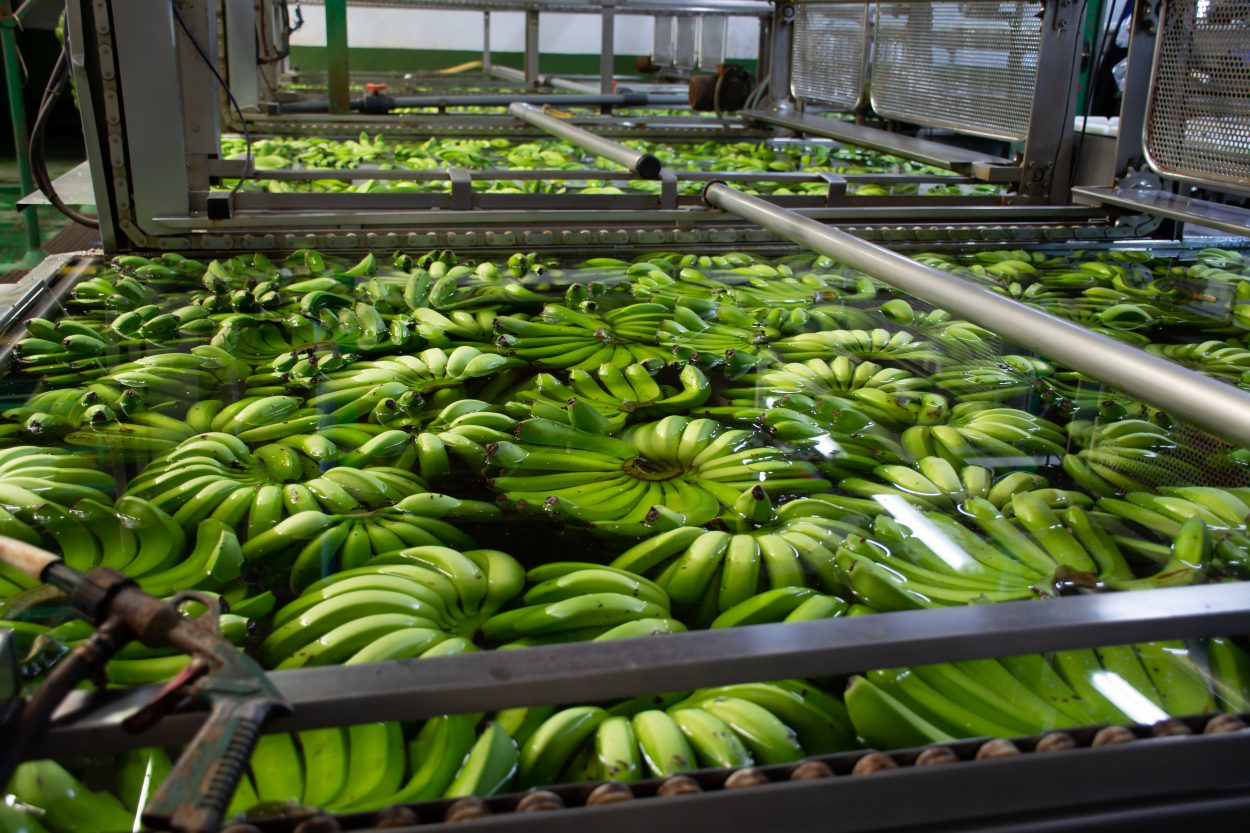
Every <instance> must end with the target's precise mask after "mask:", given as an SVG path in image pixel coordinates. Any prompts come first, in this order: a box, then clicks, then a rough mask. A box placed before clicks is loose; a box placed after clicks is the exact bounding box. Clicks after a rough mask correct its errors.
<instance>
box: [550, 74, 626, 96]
mask: <svg viewBox="0 0 1250 833" xmlns="http://www.w3.org/2000/svg"><path fill="white" fill-rule="evenodd" d="M541 82H542V84H543V85H545V86H548V87H555V88H556V89H557V90H569V91H571V92H575V93H586V94H588V95H599V94H600V93H599V86H598V85H597V84H583V83H582V82H581V81H570V80H569V79H567V78H561V77H559V76H558V75H547V76H544V77H543V78H542V79H541ZM611 93H612V91H611V90H610V89H609V90H608V92H607V93H606V94H607V95H611Z"/></svg>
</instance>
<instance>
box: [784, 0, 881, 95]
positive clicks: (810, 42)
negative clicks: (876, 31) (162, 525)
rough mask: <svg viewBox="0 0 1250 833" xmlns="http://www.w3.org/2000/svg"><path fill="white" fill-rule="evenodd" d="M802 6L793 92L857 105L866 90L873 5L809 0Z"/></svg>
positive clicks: (797, 19) (797, 27)
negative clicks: (869, 31)
mask: <svg viewBox="0 0 1250 833" xmlns="http://www.w3.org/2000/svg"><path fill="white" fill-rule="evenodd" d="M797 10H798V13H797V15H796V16H795V19H794V53H793V56H792V59H791V75H790V77H791V82H790V92H791V93H793V95H794V97H795V98H802V99H806V100H808V101H816V102H820V103H821V104H832V105H834V106H835V107H843V108H845V109H847V110H854V109H855V108H856V107H858V106H859V105H860V102H861V101H862V99H863V93H864V54H865V52H866V49H867V27H868V4H867V3H863V4H859V3H804V4H801V5H799V6H798V7H797Z"/></svg>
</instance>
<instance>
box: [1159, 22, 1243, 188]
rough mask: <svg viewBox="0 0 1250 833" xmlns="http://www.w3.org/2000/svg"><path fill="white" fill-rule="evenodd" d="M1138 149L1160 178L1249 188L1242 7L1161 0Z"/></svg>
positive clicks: (1216, 185)
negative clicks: (1141, 147)
mask: <svg viewBox="0 0 1250 833" xmlns="http://www.w3.org/2000/svg"><path fill="white" fill-rule="evenodd" d="M1160 18H1161V20H1162V26H1161V30H1160V32H1159V36H1158V37H1159V39H1158V43H1157V46H1156V51H1155V63H1154V74H1153V79H1152V82H1151V87H1150V104H1149V108H1148V110H1147V113H1146V133H1145V149H1146V155H1147V158H1148V159H1149V160H1150V164H1151V166H1153V167H1154V169H1155V170H1157V171H1158V172H1159V173H1161V174H1163V175H1164V176H1171V177H1177V178H1180V179H1187V180H1191V181H1196V182H1200V183H1202V184H1204V185H1213V186H1215V187H1232V188H1235V189H1237V190H1246V191H1250V2H1244V0H1243V2H1219V0H1210V2H1208V0H1166V1H1165V2H1164V4H1163V11H1162V13H1161V14H1160Z"/></svg>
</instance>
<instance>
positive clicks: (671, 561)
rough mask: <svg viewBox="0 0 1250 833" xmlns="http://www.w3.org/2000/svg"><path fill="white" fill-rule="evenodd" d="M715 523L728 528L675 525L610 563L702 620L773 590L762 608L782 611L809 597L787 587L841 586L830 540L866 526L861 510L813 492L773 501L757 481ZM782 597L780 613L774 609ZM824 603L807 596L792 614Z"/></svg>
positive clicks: (834, 547) (829, 591) (707, 622)
mask: <svg viewBox="0 0 1250 833" xmlns="http://www.w3.org/2000/svg"><path fill="white" fill-rule="evenodd" d="M722 523H723V524H724V525H725V526H726V527H727V528H728V529H729V530H732V531H725V530H720V529H715V530H708V529H704V528H702V527H696V526H680V527H676V528H674V529H669V530H666V531H663V532H660V533H659V534H657V535H653V536H651V537H650V538H647V539H645V540H643V541H641V542H640V543H638V544H635V545H634V546H633V547H631V548H629V549H628V550H626V551H625V552H624V553H622V554H621V555H619V556H618V557H617V558H616V559H615V560H614V561H613V562H612V566H613V567H616V568H618V569H621V570H626V571H628V572H630V573H634V574H636V575H640V576H651V577H653V578H654V580H655V582H656V584H658V585H659V586H660V587H661V588H663V590H664V592H666V593H667V594H668V597H669V599H670V600H671V602H672V606H673V609H674V610H676V611H678V612H679V613H681V614H682V615H683V616H690V617H693V620H694V621H696V622H697V623H699V624H700V625H702V626H708V625H710V624H711V623H712V622H713V620H715V619H716V617H717V616H719V615H721V614H723V613H725V612H726V611H729V610H731V609H733V608H735V606H737V605H739V604H742V603H745V602H748V601H750V600H752V599H758V597H759V596H760V595H761V594H766V593H768V592H769V591H775V590H783V591H786V592H783V593H779V594H774V595H773V596H769V597H768V599H766V600H765V601H766V602H767V604H768V605H769V607H768V609H769V610H771V611H774V613H772V614H769V615H773V616H776V615H789V614H790V613H793V612H794V609H795V608H796V607H798V606H799V605H800V604H802V603H803V602H806V601H807V599H808V598H809V597H807V596H806V595H805V594H796V593H793V592H789V591H788V590H787V588H816V589H819V590H821V591H823V592H824V593H826V594H834V593H837V592H838V591H839V590H841V589H842V588H843V587H844V586H845V584H844V580H843V575H842V573H841V571H840V569H839V568H838V566H837V564H836V551H837V548H838V545H839V544H841V543H842V541H843V540H844V539H845V538H846V537H847V536H848V535H854V534H862V533H865V532H866V530H867V529H868V527H869V520H868V518H866V517H865V516H863V515H859V514H855V513H854V512H850V511H848V510H846V509H844V508H842V507H839V506H835V505H833V504H830V503H827V502H824V501H820V500H815V499H799V500H793V501H790V502H788V503H784V504H782V505H781V506H779V507H775V508H774V507H773V505H772V503H771V501H770V500H769V498H768V494H767V492H765V491H764V490H763V489H762V488H759V487H758V486H757V487H751V488H749V489H747V490H746V491H745V492H743V493H742V495H741V496H740V498H739V499H738V500H737V501H735V505H734V507H733V510H732V512H727V513H725V515H724V516H722ZM787 599H788V600H791V601H793V604H790V602H789V601H785V600H787ZM761 604H763V602H760V601H756V602H755V603H753V605H752V606H749V607H748V608H744V609H743V610H740V611H738V613H736V614H734V616H731V617H729V619H727V620H726V621H727V622H728V621H736V620H737V617H739V616H742V615H743V614H746V613H748V612H749V611H750V610H753V609H755V608H756V607H758V606H760V605H761ZM788 604H789V605H790V607H789V609H788V610H785V612H784V614H777V613H775V611H777V610H779V609H781V608H784V607H786V605H788ZM827 604H828V603H827V602H814V603H812V605H811V606H809V608H808V609H807V610H806V611H805V612H804V613H802V614H799V616H800V617H803V616H806V615H807V614H808V613H812V614H813V615H814V614H815V613H816V612H818V611H819V610H820V609H822V608H824V607H827ZM763 615H764V614H762V613H758V612H757V613H754V614H751V616H763ZM747 619H748V620H749V619H750V616H748V617H747ZM740 623H741V624H746V623H749V622H748V621H742V622H740Z"/></svg>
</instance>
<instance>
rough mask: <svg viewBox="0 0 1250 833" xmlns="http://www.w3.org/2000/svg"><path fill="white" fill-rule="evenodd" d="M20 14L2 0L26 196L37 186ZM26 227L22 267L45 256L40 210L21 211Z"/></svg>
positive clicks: (0, 16)
mask: <svg viewBox="0 0 1250 833" xmlns="http://www.w3.org/2000/svg"><path fill="white" fill-rule="evenodd" d="M18 25H19V20H18V18H17V17H16V16H15V15H14V14H13V5H12V4H11V3H10V2H9V0H0V47H3V50H4V82H5V87H6V89H7V90H8V95H9V118H10V119H11V120H12V122H13V144H14V146H15V151H16V153H17V178H18V183H19V184H20V185H21V188H22V193H21V194H19V195H18V196H19V197H21V196H25V195H26V194H29V193H30V192H31V191H34V190H35V178H34V176H33V175H32V174H31V170H30V148H29V147H27V142H28V141H29V139H30V134H29V133H27V130H26V106H25V103H24V102H23V100H22V62H21V58H20V57H19V56H18V54H17V33H16V30H17V27H18ZM22 222H23V224H24V225H25V227H26V254H25V255H24V256H23V257H22V260H21V261H20V266H21V267H22V268H27V269H29V268H30V267H32V266H34V265H35V264H37V263H39V261H40V260H42V259H43V241H42V239H41V238H40V236H39V214H38V210H37V209H35V208H33V207H31V208H28V209H26V210H25V211H23V212H22Z"/></svg>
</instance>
